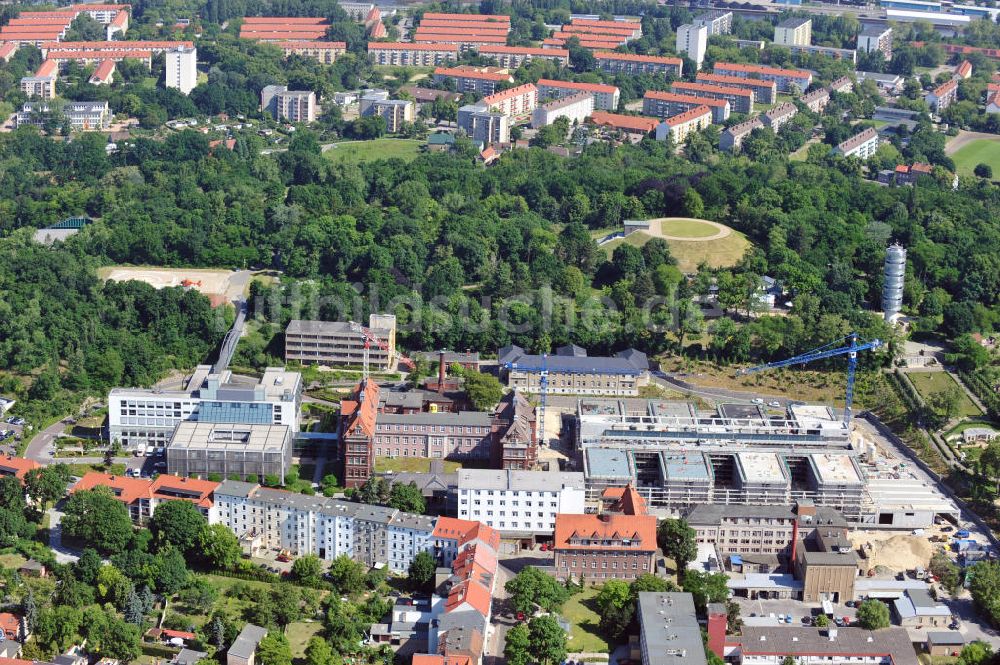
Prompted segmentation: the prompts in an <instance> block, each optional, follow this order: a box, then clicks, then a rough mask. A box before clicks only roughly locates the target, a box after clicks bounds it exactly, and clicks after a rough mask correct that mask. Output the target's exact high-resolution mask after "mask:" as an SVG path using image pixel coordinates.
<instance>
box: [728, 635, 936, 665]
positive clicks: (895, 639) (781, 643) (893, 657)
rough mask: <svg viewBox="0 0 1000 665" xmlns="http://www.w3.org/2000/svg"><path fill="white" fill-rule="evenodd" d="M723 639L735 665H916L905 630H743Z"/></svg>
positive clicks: (915, 657) (916, 661) (911, 645)
mask: <svg viewBox="0 0 1000 665" xmlns="http://www.w3.org/2000/svg"><path fill="white" fill-rule="evenodd" d="M742 633H743V634H742V635H741V636H740V637H735V636H730V637H727V638H726V646H727V650H728V649H729V647H730V646H732V647H734V648H733V649H732V655H733V657H734V658H735V661H734V662H736V663H737V665H775V663H780V662H782V660H784V658H785V657H790V658H793V659H794V660H795V662H796V663H799V664H800V665H918V660H917V655H916V653H915V652H914V650H913V643H912V642H911V641H910V636H909V634H908V633H907V631H906V629H905V628H900V627H898V626H893V627H889V628H883V629H882V630H876V631H869V630H865V629H863V628H836V627H831V628H826V629H821V628H808V627H797V626H775V627H767V626H746V625H745V626H743V631H742Z"/></svg>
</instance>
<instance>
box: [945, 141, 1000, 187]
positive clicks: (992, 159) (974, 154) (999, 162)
mask: <svg viewBox="0 0 1000 665" xmlns="http://www.w3.org/2000/svg"><path fill="white" fill-rule="evenodd" d="M951 158H952V159H953V160H955V167H956V168H957V169H958V172H959V174H961V175H973V173H972V171H973V169H975V168H976V164H989V165H990V166H991V167H993V174H994V177H998V178H1000V138H998V139H997V140H993V139H977V140H975V141H970V142H969V143H966V144H965V145H964V146H962V147H961V148H959V150H958V152H956V153H955V154H953V155H952V156H951Z"/></svg>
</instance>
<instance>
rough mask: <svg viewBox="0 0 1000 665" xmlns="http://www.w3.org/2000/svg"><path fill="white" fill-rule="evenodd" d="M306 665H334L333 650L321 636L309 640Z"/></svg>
mask: <svg viewBox="0 0 1000 665" xmlns="http://www.w3.org/2000/svg"><path fill="white" fill-rule="evenodd" d="M305 656H306V665H333V662H334V660H333V649H331V648H330V644H329V643H328V642H327V641H326V640H324V639H323V638H322V637H320V636H319V635H313V636H312V637H311V638H309V643H308V644H307V645H306V653H305Z"/></svg>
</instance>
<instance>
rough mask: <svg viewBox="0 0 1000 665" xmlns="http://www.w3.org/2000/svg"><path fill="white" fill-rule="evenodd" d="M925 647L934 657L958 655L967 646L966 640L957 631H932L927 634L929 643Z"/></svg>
mask: <svg viewBox="0 0 1000 665" xmlns="http://www.w3.org/2000/svg"><path fill="white" fill-rule="evenodd" d="M924 646H925V647H926V648H927V653H929V654H930V655H932V656H951V655H952V654H955V655H958V652H959V651H961V650H962V647H964V646H965V638H964V637H962V633H960V632H958V631H957V630H941V631H931V632H929V633H927V642H926V643H925V644H924Z"/></svg>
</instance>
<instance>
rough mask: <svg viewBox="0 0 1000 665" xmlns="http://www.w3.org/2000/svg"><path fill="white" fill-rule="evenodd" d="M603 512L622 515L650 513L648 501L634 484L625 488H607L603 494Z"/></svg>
mask: <svg viewBox="0 0 1000 665" xmlns="http://www.w3.org/2000/svg"><path fill="white" fill-rule="evenodd" d="M601 505H602V512H605V513H618V514H621V515H645V514H646V513H647V512H648V507H647V505H646V500H645V499H644V498H642V495H641V494H639V492H638V491H637V490H636V489H635V487H634V486H633V485H632V483H629V484H627V485H625V486H624V487H607V488H605V489H604V491H603V492H601Z"/></svg>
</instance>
